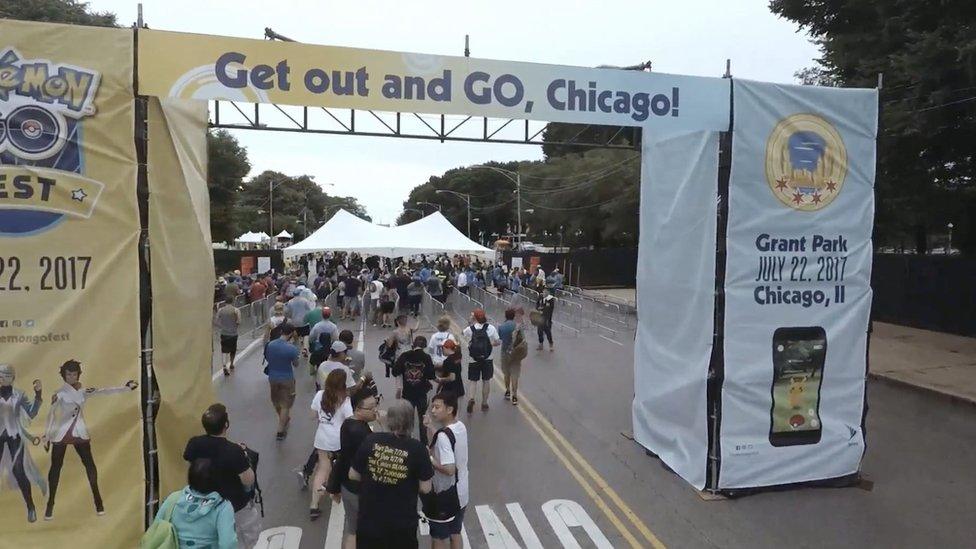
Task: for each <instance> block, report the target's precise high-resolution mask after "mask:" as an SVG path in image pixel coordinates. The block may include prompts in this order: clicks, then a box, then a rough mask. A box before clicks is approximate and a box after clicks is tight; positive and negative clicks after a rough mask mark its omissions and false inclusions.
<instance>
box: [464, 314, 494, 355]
mask: <svg viewBox="0 0 976 549" xmlns="http://www.w3.org/2000/svg"><path fill="white" fill-rule="evenodd" d="M468 354H469V355H471V360H473V361H475V362H482V361H485V360H488V359H489V358H491V338H489V337H488V324H487V323H486V324H482V325H481V328H480V329H479V328H475V327H474V326H472V327H471V343H470V344H468Z"/></svg>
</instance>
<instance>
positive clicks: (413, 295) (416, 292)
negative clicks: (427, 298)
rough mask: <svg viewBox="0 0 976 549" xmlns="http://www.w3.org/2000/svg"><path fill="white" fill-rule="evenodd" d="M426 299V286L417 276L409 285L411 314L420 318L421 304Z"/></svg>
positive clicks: (408, 296) (408, 295) (408, 294)
mask: <svg viewBox="0 0 976 549" xmlns="http://www.w3.org/2000/svg"><path fill="white" fill-rule="evenodd" d="M423 297H424V284H423V282H421V281H420V277H418V276H415V277H413V279H412V280H411V281H410V284H409V285H407V298H408V299H409V300H410V314H412V315H413V316H415V317H416V316H420V302H421V300H422V299H423Z"/></svg>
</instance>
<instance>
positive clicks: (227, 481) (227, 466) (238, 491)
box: [183, 404, 261, 547]
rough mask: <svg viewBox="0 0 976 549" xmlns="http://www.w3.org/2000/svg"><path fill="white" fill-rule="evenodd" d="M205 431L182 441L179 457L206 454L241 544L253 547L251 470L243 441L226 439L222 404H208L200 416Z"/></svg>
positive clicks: (256, 518)
mask: <svg viewBox="0 0 976 549" xmlns="http://www.w3.org/2000/svg"><path fill="white" fill-rule="evenodd" d="M201 422H202V423H203V429H204V431H206V433H207V434H205V435H200V436H195V437H193V438H191V439H190V440H189V441H188V442H187V443H186V449H185V450H183V459H185V460H186V461H189V462H190V463H192V462H193V460H195V459H199V458H206V459H209V460H210V461H211V463H212V464H213V471H214V476H215V480H216V484H217V493H218V494H220V495H221V496H223V497H224V499H226V500H227V501H229V502H230V503H231V505H233V506H234V529H235V530H236V531H237V540H238V542H239V543H240V544H241V547H253V546H254V544H255V543H257V541H258V535H259V534H260V533H261V516H260V514H259V513H258V510H257V508H256V507H255V505H254V494H253V493H252V489H253V488H254V478H255V477H254V471H253V470H252V469H251V463H250V461H249V460H248V458H247V453H246V452H245V450H244V445H243V444H240V445H238V444H235V443H233V442H231V441H229V440H227V429H228V428H229V427H230V419H229V418H228V416H227V408H226V407H225V406H224V405H223V404H212V405H211V406H210V407H209V408H207V411H206V412H204V413H203V417H202V418H201Z"/></svg>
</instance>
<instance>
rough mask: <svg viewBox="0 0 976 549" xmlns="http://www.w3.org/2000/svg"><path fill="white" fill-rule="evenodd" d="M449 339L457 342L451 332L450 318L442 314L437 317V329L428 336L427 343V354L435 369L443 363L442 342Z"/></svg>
mask: <svg viewBox="0 0 976 549" xmlns="http://www.w3.org/2000/svg"><path fill="white" fill-rule="evenodd" d="M449 339H451V340H454V342H455V343H457V339H456V338H455V337H454V334H452V333H451V318H450V317H448V316H447V315H444V316H442V317H440V318H438V319H437V331H436V332H435V333H434V334H433V335H432V336H430V343H429V344H428V345H427V354H429V355H430V359H431V361H432V362H433V363H434V368H435V369H436V368H440V367H441V365H442V364H443V363H444V357H445V355H444V342H445V341H447V340H449Z"/></svg>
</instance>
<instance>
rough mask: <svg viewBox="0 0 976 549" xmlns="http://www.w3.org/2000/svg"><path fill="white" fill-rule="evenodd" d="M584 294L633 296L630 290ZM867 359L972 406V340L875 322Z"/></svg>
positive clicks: (905, 381) (975, 358)
mask: <svg viewBox="0 0 976 549" xmlns="http://www.w3.org/2000/svg"><path fill="white" fill-rule="evenodd" d="M586 293H587V294H588V295H590V296H592V297H599V296H600V295H603V296H609V297H613V298H616V299H623V300H633V299H635V297H636V290H634V289H633V288H623V289H613V290H587V291H586ZM870 360H871V362H870V365H869V366H870V372H869V373H868V375H869V376H870V377H872V378H875V379H880V380H882V381H887V382H891V383H895V384H898V385H903V386H908V387H912V388H915V389H921V390H924V391H929V392H932V393H937V394H939V395H941V396H944V397H948V398H950V399H953V400H958V401H961V402H966V403H970V404H973V405H976V338H971V337H965V336H958V335H952V334H944V333H940V332H932V331H929V330H919V329H917V328H909V327H906V326H897V325H894V324H886V323H883V322H875V323H874V333H873V334H871V355H870Z"/></svg>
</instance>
